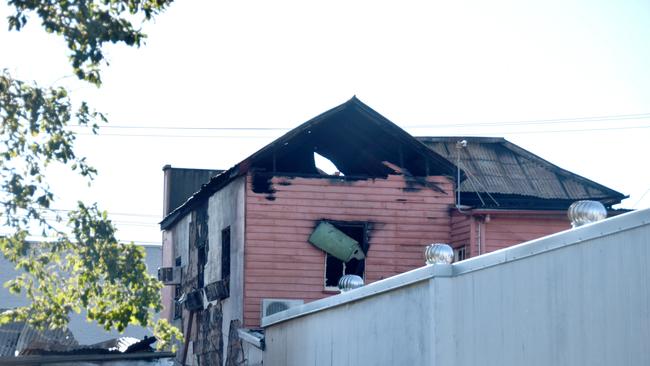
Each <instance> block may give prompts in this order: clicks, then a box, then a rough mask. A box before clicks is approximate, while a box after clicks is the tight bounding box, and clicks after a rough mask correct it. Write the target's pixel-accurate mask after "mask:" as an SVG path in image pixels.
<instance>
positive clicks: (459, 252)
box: [454, 246, 467, 262]
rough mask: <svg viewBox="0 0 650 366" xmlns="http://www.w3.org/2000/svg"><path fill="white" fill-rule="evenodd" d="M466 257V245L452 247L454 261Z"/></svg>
mask: <svg viewBox="0 0 650 366" xmlns="http://www.w3.org/2000/svg"><path fill="white" fill-rule="evenodd" d="M465 259H467V250H466V247H464V246H463V247H460V248H455V249H454V262H458V261H462V260H465Z"/></svg>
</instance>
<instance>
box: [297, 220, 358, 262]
mask: <svg viewBox="0 0 650 366" xmlns="http://www.w3.org/2000/svg"><path fill="white" fill-rule="evenodd" d="M309 242H310V243H312V244H314V245H315V246H316V247H318V248H319V249H322V250H324V251H325V252H327V253H329V254H331V255H333V256H334V257H336V258H338V259H340V260H342V261H343V262H347V261H349V260H350V259H352V258H356V259H364V258H365V254H363V250H361V246H359V242H358V241H356V240H354V239H352V238H351V237H349V236H348V235H346V234H345V233H344V232H342V231H341V230H339V229H337V228H336V227H335V226H334V225H332V224H330V223H329V222H327V221H321V222H320V223H319V224H318V226H316V229H314V232H313V233H311V235H310V236H309Z"/></svg>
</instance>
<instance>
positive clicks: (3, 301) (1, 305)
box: [0, 245, 162, 344]
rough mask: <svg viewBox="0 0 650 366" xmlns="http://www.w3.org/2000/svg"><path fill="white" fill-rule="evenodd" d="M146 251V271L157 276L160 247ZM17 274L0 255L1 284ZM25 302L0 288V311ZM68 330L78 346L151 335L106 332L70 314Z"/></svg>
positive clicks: (135, 329)
mask: <svg viewBox="0 0 650 366" xmlns="http://www.w3.org/2000/svg"><path fill="white" fill-rule="evenodd" d="M144 248H145V251H146V258H145V262H146V265H147V271H148V272H149V274H150V275H152V276H157V271H158V267H160V263H161V260H162V259H161V254H162V249H161V247H160V246H153V245H152V246H144ZM16 275H17V272H16V271H15V270H14V266H13V264H12V263H10V262H8V261H7V260H6V259H4V257H3V256H2V255H0V281H1V283H2V284H4V283H5V282H7V281H8V280H10V279H12V278H14V277H15V276H16ZM26 304H27V300H26V299H25V298H24V297H21V296H15V295H12V294H9V291H8V290H7V289H6V288H4V286H0V309H9V308H14V307H18V306H24V305H26ZM69 329H70V331H72V333H73V334H74V337H75V339H76V340H77V342H79V343H80V344H93V343H98V342H101V341H105V340H107V339H111V338H116V337H120V336H129V337H135V338H142V337H143V336H145V335H151V332H150V331H148V330H147V329H145V328H142V327H132V326H130V327H128V328H127V329H125V330H124V332H122V333H118V332H115V331H113V332H107V331H105V330H104V329H103V328H101V327H99V326H98V325H97V324H96V323H89V322H87V321H86V316H85V313H82V314H76V313H72V314H71V316H70V324H69Z"/></svg>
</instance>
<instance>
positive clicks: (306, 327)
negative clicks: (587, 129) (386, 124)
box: [262, 210, 650, 366]
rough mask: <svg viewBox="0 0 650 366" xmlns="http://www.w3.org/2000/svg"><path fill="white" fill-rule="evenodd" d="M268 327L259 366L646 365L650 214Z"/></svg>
mask: <svg viewBox="0 0 650 366" xmlns="http://www.w3.org/2000/svg"><path fill="white" fill-rule="evenodd" d="M436 267H437V268H435V267H434V268H432V267H424V268H420V269H416V270H414V271H411V272H408V273H405V274H402V275H398V276H395V277H392V278H389V279H386V280H383V281H379V282H376V283H373V284H371V285H368V286H365V287H363V288H361V289H357V290H354V291H351V292H349V293H346V294H341V295H337V296H334V297H331V298H328V299H324V300H320V301H316V302H313V303H309V304H305V305H303V306H301V307H297V308H293V309H289V310H287V311H285V312H282V313H278V314H274V315H272V316H270V317H266V318H264V319H263V323H262V324H263V326H265V328H266V346H267V348H266V351H265V355H264V357H265V358H264V365H271V366H273V365H396V364H399V365H434V364H435V365H461V366H462V365H468V366H469V365H479V364H480V365H540V366H541V365H648V364H650V352H648V351H647V341H648V339H650V210H644V211H637V212H632V213H628V214H625V215H621V216H618V217H614V218H611V219H608V220H605V221H603V222H600V223H596V224H592V225H588V226H585V227H581V228H577V229H573V230H568V231H566V232H562V233H559V234H555V235H552V236H549V237H546V238H542V239H538V240H535V241H532V242H529V243H525V244H521V245H518V246H515V247H511V248H507V249H503V250H500V251H497V252H493V253H490V254H487V255H483V256H480V257H476V258H473V259H470V260H466V261H463V262H459V263H455V264H453V265H446V266H445V265H442V266H436Z"/></svg>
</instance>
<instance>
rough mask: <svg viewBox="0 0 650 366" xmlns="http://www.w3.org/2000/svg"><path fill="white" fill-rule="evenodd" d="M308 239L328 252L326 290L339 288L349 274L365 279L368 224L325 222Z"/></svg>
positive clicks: (326, 254) (326, 259)
mask: <svg viewBox="0 0 650 366" xmlns="http://www.w3.org/2000/svg"><path fill="white" fill-rule="evenodd" d="M309 242H310V243H312V244H314V245H315V246H317V247H318V248H320V249H322V250H323V251H325V279H324V280H325V288H326V289H328V290H330V289H331V290H333V289H336V288H337V286H338V283H339V280H340V279H341V277H342V276H343V275H346V274H354V275H357V276H360V277H362V278H363V276H364V271H365V256H366V253H368V223H365V222H346V221H322V222H320V223H319V224H318V226H317V227H316V229H315V230H314V232H313V233H312V235H311V236H310V238H309Z"/></svg>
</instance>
